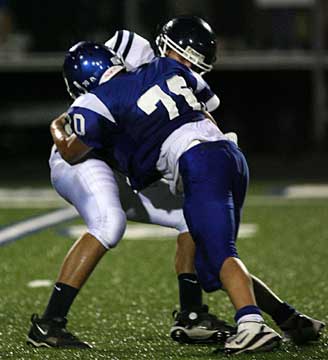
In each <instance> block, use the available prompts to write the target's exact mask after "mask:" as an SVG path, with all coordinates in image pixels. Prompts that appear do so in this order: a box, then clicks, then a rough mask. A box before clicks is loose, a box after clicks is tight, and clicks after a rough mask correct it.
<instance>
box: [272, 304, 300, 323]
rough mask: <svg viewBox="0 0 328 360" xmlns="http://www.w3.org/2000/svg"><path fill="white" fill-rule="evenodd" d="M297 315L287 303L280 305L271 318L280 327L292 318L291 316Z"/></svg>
mask: <svg viewBox="0 0 328 360" xmlns="http://www.w3.org/2000/svg"><path fill="white" fill-rule="evenodd" d="M294 313H296V310H295V309H294V308H293V307H292V306H291V305H289V304H288V303H286V302H283V303H280V304H279V305H278V306H276V308H275V309H274V311H273V312H272V314H270V315H271V317H272V319H273V320H274V321H275V323H276V324H277V325H278V326H279V325H281V324H282V323H284V322H285V321H286V320H288V319H289V318H290V316H291V315H293V314H294Z"/></svg>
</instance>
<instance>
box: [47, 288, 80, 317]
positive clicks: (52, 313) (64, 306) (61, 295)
mask: <svg viewBox="0 0 328 360" xmlns="http://www.w3.org/2000/svg"><path fill="white" fill-rule="evenodd" d="M78 292H79V289H76V288H74V287H72V286H69V285H66V284H63V283H60V282H57V283H56V284H55V286H54V289H53V291H52V294H51V297H50V299H49V303H48V306H47V308H46V310H45V312H44V314H43V318H44V319H52V318H56V317H59V318H65V317H66V316H67V313H68V311H69V309H70V307H71V305H72V303H73V301H74V299H75V297H76V295H77V294H78Z"/></svg>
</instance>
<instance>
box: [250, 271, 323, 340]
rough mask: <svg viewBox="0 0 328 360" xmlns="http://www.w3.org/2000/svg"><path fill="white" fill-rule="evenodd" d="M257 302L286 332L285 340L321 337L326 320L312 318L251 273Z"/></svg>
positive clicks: (316, 338)
mask: <svg viewBox="0 0 328 360" xmlns="http://www.w3.org/2000/svg"><path fill="white" fill-rule="evenodd" d="M251 277H252V280H253V286H254V293H255V298H256V302H257V304H258V306H259V308H260V309H261V310H262V311H264V312H265V313H267V314H268V315H270V316H271V317H272V319H273V320H274V321H275V323H276V324H277V325H278V326H279V327H280V329H281V330H282V331H283V332H284V339H285V340H292V341H293V342H295V343H296V344H298V345H300V344H305V343H307V342H309V341H315V340H318V339H319V338H320V334H321V330H322V329H323V327H324V326H325V324H324V322H322V321H319V320H316V319H312V318H311V317H309V316H307V315H304V314H302V313H300V312H299V311H297V310H296V309H295V308H294V307H292V306H291V305H290V304H288V303H287V302H284V301H283V300H281V299H280V298H279V297H278V296H277V295H276V294H275V293H274V292H273V291H272V290H271V289H270V288H269V287H268V286H267V285H266V284H265V283H264V282H263V281H261V280H260V279H258V278H257V277H256V276H254V275H251Z"/></svg>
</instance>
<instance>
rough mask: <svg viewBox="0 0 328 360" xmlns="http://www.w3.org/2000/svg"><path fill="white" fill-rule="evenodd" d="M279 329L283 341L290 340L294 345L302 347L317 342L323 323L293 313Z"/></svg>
mask: <svg viewBox="0 0 328 360" xmlns="http://www.w3.org/2000/svg"><path fill="white" fill-rule="evenodd" d="M279 327H280V329H281V330H282V331H283V333H284V336H283V340H284V341H289V340H291V341H293V342H294V343H295V344H296V345H303V344H306V343H308V342H311V341H316V340H319V338H320V335H321V331H322V329H323V328H324V327H325V323H324V322H322V321H319V320H316V319H312V318H310V317H309V316H306V315H303V314H300V313H299V312H295V313H294V314H293V315H291V316H290V317H289V318H288V319H287V320H286V321H285V322H283V323H282V324H280V325H279Z"/></svg>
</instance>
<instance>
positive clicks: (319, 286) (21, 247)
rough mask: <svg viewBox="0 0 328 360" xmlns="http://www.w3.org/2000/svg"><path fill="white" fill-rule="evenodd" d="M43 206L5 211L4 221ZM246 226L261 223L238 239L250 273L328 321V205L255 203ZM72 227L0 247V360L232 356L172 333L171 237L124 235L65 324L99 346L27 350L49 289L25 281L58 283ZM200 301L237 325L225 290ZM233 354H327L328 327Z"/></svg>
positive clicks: (315, 356)
mask: <svg viewBox="0 0 328 360" xmlns="http://www.w3.org/2000/svg"><path fill="white" fill-rule="evenodd" d="M45 211H46V210H42V212H45ZM40 212H41V210H35V209H34V210H32V209H30V210H29V209H26V210H21V209H20V210H15V209H10V210H6V209H1V210H0V223H1V224H2V225H5V224H9V223H13V222H15V221H16V220H17V221H18V220H21V219H23V218H25V217H28V216H35V215H37V214H39V213H40ZM243 222H247V223H254V224H257V225H258V232H257V233H256V235H255V236H253V237H251V238H247V239H240V241H239V250H240V254H241V257H242V258H243V259H244V261H245V263H246V264H247V265H248V268H249V270H250V271H251V272H253V273H254V274H256V275H258V276H259V277H261V278H262V279H263V280H265V281H266V282H267V283H268V284H269V285H271V287H272V288H273V289H275V290H276V291H277V292H278V293H279V294H280V295H281V297H283V298H284V299H286V300H287V301H289V302H290V303H291V304H293V305H294V306H296V307H297V308H298V309H299V310H300V311H302V312H305V313H306V314H309V315H312V316H313V317H316V318H318V319H321V320H324V321H326V322H328V311H327V310H328V301H327V299H328V286H327V279H328V266H327V258H328V227H327V223H328V201H327V200H276V201H274V202H272V201H271V200H269V199H268V200H265V199H262V200H261V201H252V199H250V200H249V201H248V203H247V206H246V208H245V212H244V219H243ZM66 227H67V224H60V225H58V226H56V227H53V228H50V229H47V230H43V231H42V232H39V233H36V234H33V235H30V236H27V237H26V238H24V239H21V240H19V241H17V242H14V243H11V244H8V245H5V246H3V247H0V274H1V284H0V294H1V295H0V359H26V360H28V359H42V360H43V359H111V360H116V359H117V360H123V359H127V360H134V359H155V360H161V359H163V360H164V359H165V360H168V359H185V360H189V359H202V360H207V359H216V358H222V359H224V358H226V357H225V356H223V355H213V354H212V351H213V350H214V349H215V346H195V345H179V344H176V343H174V342H172V341H171V340H170V338H169V336H168V332H169V328H170V326H171V324H172V317H171V313H172V311H173V310H174V309H175V308H177V306H178V305H177V304H178V293H177V282H176V280H175V273H174V252H175V243H174V240H172V239H157V240H147V241H132V240H123V241H122V242H121V244H120V245H119V246H118V248H116V249H115V250H113V251H111V252H110V253H108V255H107V256H106V257H105V258H104V259H103V261H102V263H101V264H100V265H99V267H98V268H97V269H96V271H95V273H94V274H93V276H92V277H91V278H90V280H89V282H88V283H87V285H86V286H85V288H84V289H83V290H82V292H81V293H80V295H79V296H78V298H77V299H76V302H75V303H74V305H73V307H72V311H71V313H70V316H69V324H68V329H69V330H72V331H73V332H75V333H77V334H78V335H79V336H80V337H81V338H82V339H85V340H87V341H89V342H91V343H92V344H93V345H94V349H92V350H84V351H73V350H61V351H58V350H53V349H33V348H31V347H28V346H27V345H26V344H25V336H26V333H27V331H28V328H29V318H30V316H31V314H32V313H33V312H37V313H42V312H43V310H44V307H45V305H46V303H47V299H48V296H49V293H50V288H49V287H40V288H29V287H28V286H27V284H28V283H29V282H30V281H31V280H36V279H51V280H53V279H55V277H56V274H57V271H58V268H59V266H60V263H61V261H62V259H63V257H64V254H65V253H66V251H67V250H68V248H69V247H70V245H71V244H72V241H73V240H72V239H69V238H67V237H65V236H63V235H62V234H63V232H62V230H63V229H64V228H66ZM204 300H205V302H206V303H208V304H209V306H210V308H211V310H212V312H215V313H216V314H218V315H219V316H221V317H223V318H225V319H227V320H229V321H232V317H233V311H232V307H231V305H230V304H229V302H228V300H227V298H226V296H225V294H223V293H218V292H217V293H213V294H211V295H205V299H204ZM269 322H270V321H269ZM270 324H271V325H272V323H271V322H270ZM237 358H239V359H252V360H253V359H256V360H257V359H259V360H261V359H281V360H285V359H298V360H300V359H304V360H311V359H318V360H319V359H320V360H322V359H323V360H324V359H328V333H327V330H326V331H325V332H324V334H323V337H322V339H321V341H320V342H319V343H318V344H314V345H308V346H306V347H302V348H301V347H296V346H293V345H288V346H284V347H282V348H281V349H280V350H278V351H276V352H274V353H269V354H256V355H241V356H238V357H237Z"/></svg>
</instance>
